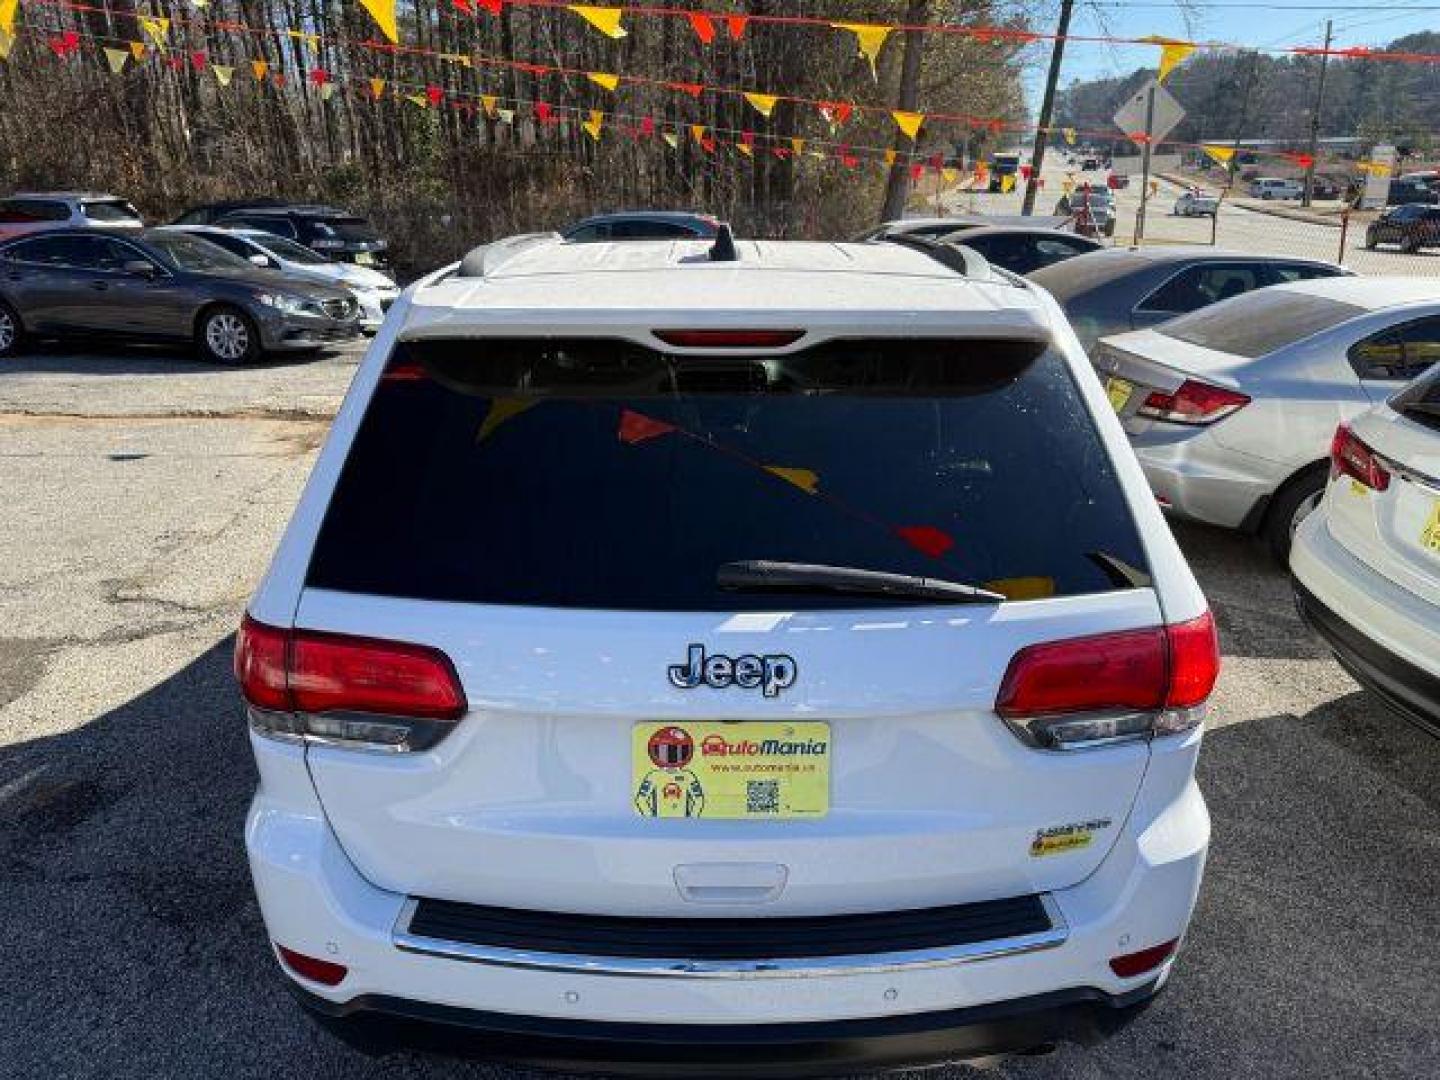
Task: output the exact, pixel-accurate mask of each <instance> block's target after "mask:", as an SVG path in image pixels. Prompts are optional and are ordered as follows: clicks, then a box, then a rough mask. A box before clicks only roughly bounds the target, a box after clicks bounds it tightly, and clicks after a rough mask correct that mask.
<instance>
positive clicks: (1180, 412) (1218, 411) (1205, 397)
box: [1140, 379, 1250, 424]
mask: <svg viewBox="0 0 1440 1080" xmlns="http://www.w3.org/2000/svg"><path fill="white" fill-rule="evenodd" d="M1248 404H1250V398H1249V397H1248V396H1247V395H1245V394H1241V393H1237V392H1236V391H1234V390H1227V389H1225V388H1224V387H1223V386H1211V385H1210V384H1209V383H1203V382H1198V381H1196V380H1195V379H1186V380H1185V381H1184V382H1183V383H1181V384H1180V388H1179V389H1178V390H1176V391H1175V392H1174V393H1173V394H1166V393H1163V392H1162V391H1159V390H1156V391H1154V392H1153V393H1151V395H1150V396H1149V397H1147V398H1146V399H1145V403H1144V404H1143V405H1141V406H1140V415H1141V416H1144V417H1148V418H1149V419H1151V420H1167V421H1169V422H1170V423H1174V424H1213V423H1215V421H1216V420H1221V419H1224V418H1225V417H1227V416H1229V415H1230V414H1231V413H1233V412H1235V411H1236V410H1237V409H1241V408H1244V407H1245V406H1246V405H1248Z"/></svg>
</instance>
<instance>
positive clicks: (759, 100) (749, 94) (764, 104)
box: [744, 90, 780, 118]
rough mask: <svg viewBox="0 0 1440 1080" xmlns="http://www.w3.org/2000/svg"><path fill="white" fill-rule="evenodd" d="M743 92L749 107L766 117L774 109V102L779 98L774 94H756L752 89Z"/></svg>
mask: <svg viewBox="0 0 1440 1080" xmlns="http://www.w3.org/2000/svg"><path fill="white" fill-rule="evenodd" d="M744 93H745V100H746V101H748V102H749V103H750V106H751V108H753V109H754V110H755V111H756V112H758V113H759V114H760V115H761V116H764V117H767V118H768V117H769V115H770V114H771V113H772V112H774V111H775V103H776V102H777V101H779V100H780V98H779V97H778V96H776V95H775V94H757V93H755V92H754V91H753V90H746V91H745V92H744Z"/></svg>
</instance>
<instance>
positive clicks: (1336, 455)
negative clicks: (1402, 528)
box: [1330, 424, 1390, 491]
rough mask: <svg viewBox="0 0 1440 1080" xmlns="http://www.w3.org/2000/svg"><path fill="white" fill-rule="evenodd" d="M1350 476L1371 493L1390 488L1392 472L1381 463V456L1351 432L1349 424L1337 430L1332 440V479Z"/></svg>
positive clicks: (1342, 425)
mask: <svg viewBox="0 0 1440 1080" xmlns="http://www.w3.org/2000/svg"><path fill="white" fill-rule="evenodd" d="M1341 476H1348V477H1350V479H1352V480H1358V481H1359V482H1360V483H1362V484H1364V485H1365V486H1366V487H1367V488H1369V489H1370V490H1371V491H1384V490H1385V489H1386V488H1388V487H1389V486H1390V471H1389V470H1388V469H1386V468H1385V466H1384V465H1382V464H1381V463H1380V458H1379V456H1378V455H1377V454H1376V453H1375V451H1374V450H1371V449H1370V447H1368V446H1366V445H1365V443H1364V441H1363V440H1362V439H1361V438H1360V437H1359V436H1358V435H1356V434H1355V433H1354V432H1353V431H1351V430H1350V425H1349V424H1341V425H1340V426H1339V427H1337V428H1336V429H1335V437H1334V438H1333V439H1331V440H1330V479H1332V480H1334V479H1336V478H1338V477H1341Z"/></svg>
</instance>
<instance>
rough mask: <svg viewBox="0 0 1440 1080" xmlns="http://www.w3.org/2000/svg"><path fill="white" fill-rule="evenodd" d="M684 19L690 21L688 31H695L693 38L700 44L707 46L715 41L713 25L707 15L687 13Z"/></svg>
mask: <svg viewBox="0 0 1440 1080" xmlns="http://www.w3.org/2000/svg"><path fill="white" fill-rule="evenodd" d="M685 17H686V18H687V19H689V20H690V29H691V30H694V31H695V36H696V37H698V38H699V39H700V42H701V44H703V45H709V44H710V43H711V42H712V41H714V40H715V24H714V23H712V22H711V21H710V17H709V16H708V15H701V14H700V13H699V12H698V11H687V12H686V13H685Z"/></svg>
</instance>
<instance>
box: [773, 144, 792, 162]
mask: <svg viewBox="0 0 1440 1080" xmlns="http://www.w3.org/2000/svg"><path fill="white" fill-rule="evenodd" d="M770 153H772V154H774V155H775V156H776V157H777V158H779V159H780V160H781V161H784V160H785V159H786V158H788V157H789V156H790V155H791V153H792V151H791V149H790V148H789V147H788V146H772V147H771V148H770Z"/></svg>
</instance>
